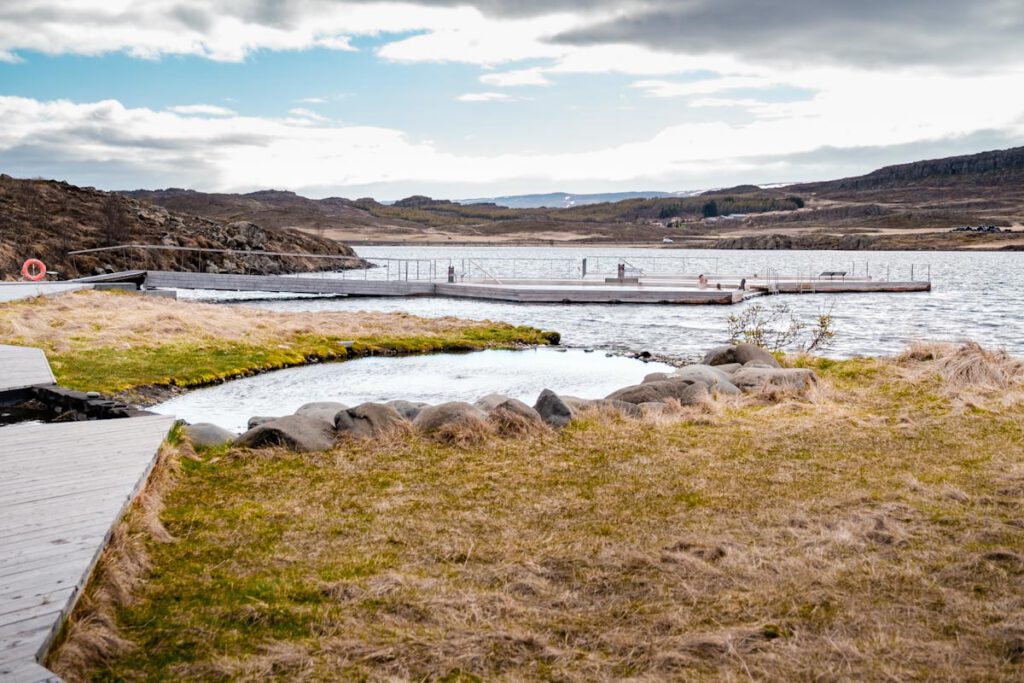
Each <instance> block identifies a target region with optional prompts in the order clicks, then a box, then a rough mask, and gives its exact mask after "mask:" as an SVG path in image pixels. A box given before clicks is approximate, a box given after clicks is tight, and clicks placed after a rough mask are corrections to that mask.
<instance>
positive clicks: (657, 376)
mask: <svg viewBox="0 0 1024 683" xmlns="http://www.w3.org/2000/svg"><path fill="white" fill-rule="evenodd" d="M668 378H669V374H668V373H667V372H652V373H650V374H649V375H644V378H643V380H642V381H641V382H640V384H650V383H651V382H664V381H665V380H667V379H668Z"/></svg>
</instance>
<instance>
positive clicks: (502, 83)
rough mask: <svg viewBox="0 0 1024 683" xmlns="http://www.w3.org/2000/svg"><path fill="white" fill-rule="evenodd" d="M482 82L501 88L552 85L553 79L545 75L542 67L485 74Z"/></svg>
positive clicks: (481, 78)
mask: <svg viewBox="0 0 1024 683" xmlns="http://www.w3.org/2000/svg"><path fill="white" fill-rule="evenodd" d="M480 82H481V83H484V84H486V85H496V86H498V87H499V88H509V87H517V86H525V85H551V81H550V80H549V79H548V77H547V76H545V75H544V70H543V69H540V68H533V69H519V70H518V71H501V72H498V73H491V74H484V75H483V76H481V77H480Z"/></svg>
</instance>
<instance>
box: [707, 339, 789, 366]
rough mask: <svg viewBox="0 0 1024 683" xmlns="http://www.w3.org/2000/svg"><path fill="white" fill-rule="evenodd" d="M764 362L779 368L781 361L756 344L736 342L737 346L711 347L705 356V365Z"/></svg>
mask: <svg viewBox="0 0 1024 683" xmlns="http://www.w3.org/2000/svg"><path fill="white" fill-rule="evenodd" d="M751 362H754V363H764V364H766V365H768V366H770V367H773V368H777V367H780V366H779V361H777V360H775V356H773V355H772V354H770V353H769V352H768V351H765V350H764V349H762V348H761V347H760V346H755V345H754V344H736V345H735V346H719V347H717V348H714V349H711V350H710V351H708V352H707V354H705V356H704V360H703V361H702V363H703V364H704V365H726V364H729V363H739V364H740V365H746V364H747V363H751Z"/></svg>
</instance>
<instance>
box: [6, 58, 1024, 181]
mask: <svg viewBox="0 0 1024 683" xmlns="http://www.w3.org/2000/svg"><path fill="white" fill-rule="evenodd" d="M1020 77H1021V74H1020V73H1011V74H1007V75H1006V76H1000V77H994V76H993V77H986V78H968V77H964V78H962V79H959V80H950V79H945V78H942V79H940V78H935V79H932V80H925V81H924V82H919V81H914V80H912V79H911V78H910V77H900V76H892V75H889V76H884V77H879V76H878V75H875V76H874V77H870V76H867V75H865V77H864V78H862V79H861V80H854V81H850V82H848V83H846V84H845V87H844V88H843V89H842V90H841V91H831V92H828V93H819V94H818V95H816V96H815V97H814V98H812V99H809V100H806V101H799V102H781V103H762V105H760V106H761V107H762V108H763V112H762V114H763V115H762V116H758V117H756V118H755V119H754V120H752V121H746V122H742V123H733V124H729V123H725V122H720V121H719V122H699V123H682V124H677V125H672V126H667V127H665V128H664V129H662V130H661V131H660V132H658V133H657V134H655V135H652V136H649V137H646V138H643V139H640V140H636V141H633V142H628V143H625V144H616V143H611V142H609V143H607V144H604V145H598V146H595V147H594V148H592V149H590V150H586V151H572V152H555V151H551V152H529V151H518V152H509V153H503V154H493V155H487V154H479V153H469V154H465V153H463V154H458V153H454V152H451V151H446V150H445V149H443V148H442V147H440V146H439V145H437V144H435V143H431V142H425V141H416V140H413V139H411V138H410V137H409V136H408V135H406V134H405V133H403V132H402V131H400V130H395V129H392V128H383V127H375V126H354V125H342V124H338V123H336V122H324V123H321V124H319V125H310V120H309V119H306V118H301V119H300V118H285V119H279V118H260V117H251V116H242V115H238V114H234V115H228V116H218V117H197V116H192V115H184V114H180V113H176V112H172V111H154V110H151V109H146V108H140V107H136V108H129V107H125V106H124V105H122V104H121V103H120V102H117V101H114V100H104V101H100V102H91V103H75V102H70V101H67V100H54V101H38V100H33V99H27V98H20V97H0V120H3V121H4V126H2V127H0V156H2V157H3V158H4V159H5V169H4V170H5V171H6V172H9V173H19V174H22V175H29V176H37V175H42V176H50V177H66V173H67V172H68V171H67V169H74V170H75V175H74V177H71V178H69V179H70V180H71V181H72V182H78V183H82V184H95V185H100V186H103V182H102V181H103V179H104V178H105V177H106V176H104V175H103V174H104V173H105V172H106V171H105V169H109V168H116V169H117V173H118V174H119V175H118V176H117V177H118V178H123V177H135V178H138V179H149V180H148V182H149V183H151V184H152V185H167V184H169V183H173V184H175V185H183V186H188V187H198V188H200V189H205V190H218V191H247V190H252V189H257V188H265V187H282V188H289V189H295V190H302V189H303V188H310V187H318V188H326V190H325V191H327V192H330V193H333V194H338V193H342V192H344V191H345V188H363V187H371V186H372V187H376V188H378V190H380V188H389V187H391V188H393V187H403V188H408V189H410V190H411V189H414V188H416V187H423V186H437V185H438V184H444V185H445V186H446V187H449V188H463V190H462V191H460V192H459V193H458V194H456V193H455V191H452V194H453V195H455V196H460V195H461V196H467V195H469V194H472V192H470V191H469V189H470V188H472V187H473V186H476V185H485V184H492V185H494V184H501V185H503V186H504V187H506V188H511V187H517V186H521V185H522V184H523V183H526V182H531V183H534V186H537V187H545V186H546V187H551V186H553V185H556V184H557V185H559V186H566V185H568V186H572V187H577V188H581V189H582V188H584V187H587V186H588V185H589V186H594V185H595V184H601V185H602V186H606V187H607V186H609V185H617V186H619V187H620V188H621V187H627V186H631V185H639V184H640V183H642V184H644V185H645V186H655V185H652V184H651V183H654V184H656V185H657V186H662V187H669V188H672V187H675V188H685V187H687V186H689V187H701V186H704V187H707V186H711V185H715V184H721V183H723V182H730V181H733V182H735V181H737V180H740V179H745V180H747V181H769V180H779V179H781V180H801V179H807V178H809V177H810V178H812V179H813V178H815V177H821V174H822V173H824V171H823V170H822V169H823V168H825V167H827V164H825V163H823V162H822V161H821V159H820V158H819V159H816V160H814V161H813V162H812V161H808V162H806V165H803V166H801V165H800V164H799V163H792V164H788V165H787V164H785V163H783V162H784V161H785V160H792V159H798V158H800V155H812V154H814V153H816V152H817V151H818V150H822V149H826V148H833V150H834V151H832V152H830V153H829V155H831V157H832V158H839V157H840V156H842V154H843V153H845V152H844V150H846V151H848V150H856V149H859V148H869V147H870V148H878V149H885V148H887V147H893V146H899V145H919V146H920V145H932V146H935V145H937V144H938V143H939V142H942V141H947V142H948V141H956V140H959V139H964V138H966V137H969V136H971V135H977V134H979V132H984V131H989V132H992V134H993V135H994V134H998V135H1000V136H1002V137H1003V138H1004V139H1006V140H1016V141H1018V144H1019V142H1021V141H1024V117H1022V116H1021V113H1022V112H1024V91H1021V89H1020V88H1015V87H1013V86H1014V84H1016V83H1019V82H1020ZM912 84H913V85H914V87H913V88H911V87H910V86H911V85H912ZM950 92H956V93H957V95H958V96H957V97H956V98H950V97H949V93H950ZM867 97H872V98H877V101H881V102H887V103H888V104H887V107H876V108H872V109H865V107H864V106H863V102H864V99H865V98H867ZM980 101H984V102H985V103H986V106H984V107H978V106H977V102H980ZM890 109H892V110H898V111H900V112H901V114H902V115H901V116H899V117H895V116H892V115H890ZM839 145H841V149H839V150H838V151H835V148H836V147H837V146H839ZM826 156H828V155H826ZM12 160H14V161H12ZM809 169H813V170H814V175H811V176H809V175H808V173H809ZM864 170H868V169H864ZM783 171H784V172H785V176H784V177H781V178H780V177H779V176H778V175H775V174H776V173H779V174H781V173H782V172H783ZM132 174H134V175H132ZM769 174H771V175H775V177H771V175H769ZM684 183H685V184H684ZM133 184H137V183H133ZM383 191H387V190H386V189H385V190H383ZM392 192H393V190H392ZM463 193H465V194H463Z"/></svg>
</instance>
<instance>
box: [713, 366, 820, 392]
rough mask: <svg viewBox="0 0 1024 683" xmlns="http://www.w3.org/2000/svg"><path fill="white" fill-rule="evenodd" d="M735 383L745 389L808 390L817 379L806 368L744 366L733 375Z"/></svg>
mask: <svg viewBox="0 0 1024 683" xmlns="http://www.w3.org/2000/svg"><path fill="white" fill-rule="evenodd" d="M732 381H733V383H734V384H735V385H736V386H737V387H739V388H740V389H741V390H743V391H754V390H755V389H796V390H797V391H806V390H807V389H809V388H811V386H813V385H814V383H815V382H816V381H817V378H816V377H815V376H814V372H813V371H811V370H808V369H806V368H754V367H744V368H743V369H742V370H737V371H736V372H735V373H734V374H733V376H732Z"/></svg>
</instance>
